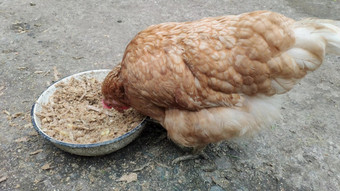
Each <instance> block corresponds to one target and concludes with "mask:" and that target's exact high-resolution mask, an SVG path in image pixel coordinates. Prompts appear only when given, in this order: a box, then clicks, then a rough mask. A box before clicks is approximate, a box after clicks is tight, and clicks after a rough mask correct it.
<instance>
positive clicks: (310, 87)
mask: <svg viewBox="0 0 340 191" xmlns="http://www.w3.org/2000/svg"><path fill="white" fill-rule="evenodd" d="M263 9H266V10H272V11H276V12H279V13H282V14H284V15H286V16H289V17H291V18H294V19H301V18H304V17H319V18H326V19H337V20H340V13H339V12H340V1H339V0H299V1H293V0H272V1H265V0H257V1H246V0H224V1H203V0H195V1H165V0H164V1H163V0H154V1H132V0H126V1H116V0H109V1H93V0H89V1H66V0H30V1H25V0H24V1H23V0H0V23H1V25H0V33H1V34H0V101H1V103H0V153H1V154H0V190H25V191H26V190H210V191H220V190H330V191H337V190H340V144H339V143H340V75H339V74H340V57H339V56H327V57H326V59H325V62H324V64H323V65H322V66H321V67H320V68H319V69H318V70H317V71H315V72H313V73H311V74H309V75H308V76H307V77H306V78H305V79H303V80H302V81H301V82H300V83H299V84H298V85H296V87H295V88H294V89H293V90H292V91H290V92H289V93H287V94H285V95H283V96H282V99H283V103H282V108H281V111H282V119H281V120H279V121H277V123H276V124H275V125H273V126H272V128H271V129H268V130H266V131H263V132H260V133H259V134H257V135H255V136H253V137H250V138H243V139H238V140H233V141H227V142H223V143H221V144H219V145H211V146H209V147H208V148H206V150H205V151H206V153H207V154H208V156H209V159H196V160H191V161H184V162H180V163H178V164H176V165H172V164H171V161H172V160H173V159H175V158H177V157H179V156H181V155H183V154H185V153H186V151H184V150H182V149H181V148H179V147H177V146H176V145H175V144H174V143H172V142H171V141H170V140H168V139H164V137H165V136H164V135H165V134H166V132H165V130H164V129H163V128H162V127H160V126H159V125H156V124H153V123H148V124H147V127H146V129H145V130H144V131H143V133H142V134H141V135H140V136H139V137H138V138H137V139H136V140H135V141H134V142H132V143H131V144H129V145H128V146H127V147H124V148H122V149H121V150H119V151H117V152H115V153H112V154H109V155H106V156H101V157H81V156H76V155H71V154H68V153H66V152H63V151H61V150H60V149H58V148H56V147H55V146H53V145H52V144H51V143H50V142H48V141H46V140H45V139H43V138H42V137H41V136H40V135H38V134H37V133H36V131H35V130H34V128H33V127H32V125H31V122H30V110H31V107H32V105H33V104H34V102H35V101H36V99H37V98H38V96H39V95H40V94H41V93H42V92H43V91H44V90H45V89H46V88H47V87H48V86H49V85H50V84H52V83H53V82H54V81H55V80H57V79H58V78H61V77H65V76H69V75H71V74H75V73H78V72H82V71H87V70H92V69H104V68H106V69H111V68H113V67H114V66H115V65H116V64H117V63H118V62H119V61H120V60H121V59H122V56H123V53H124V50H125V47H126V45H127V43H128V42H129V41H130V40H131V39H132V38H133V37H134V35H136V34H137V33H138V32H139V31H140V30H143V29H144V28H146V27H147V26H149V25H152V24H157V23H162V22H170V21H190V20H196V19H200V18H203V17H209V16H220V15H228V14H239V13H243V12H248V11H254V10H263Z"/></svg>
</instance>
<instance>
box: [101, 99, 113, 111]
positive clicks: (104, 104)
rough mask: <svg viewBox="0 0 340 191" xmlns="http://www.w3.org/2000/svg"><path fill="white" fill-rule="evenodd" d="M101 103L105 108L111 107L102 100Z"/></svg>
mask: <svg viewBox="0 0 340 191" xmlns="http://www.w3.org/2000/svg"><path fill="white" fill-rule="evenodd" d="M102 103H103V107H104V108H105V109H111V108H112V106H109V105H107V104H106V103H105V101H104V100H103V101H102Z"/></svg>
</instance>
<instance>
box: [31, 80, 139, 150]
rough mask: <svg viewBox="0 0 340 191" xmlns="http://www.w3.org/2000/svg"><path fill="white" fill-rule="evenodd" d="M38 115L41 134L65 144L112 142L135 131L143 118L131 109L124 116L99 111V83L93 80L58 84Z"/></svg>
mask: <svg viewBox="0 0 340 191" xmlns="http://www.w3.org/2000/svg"><path fill="white" fill-rule="evenodd" d="M56 88H57V89H56V91H55V92H54V94H53V95H52V96H51V97H50V99H49V102H48V103H47V104H44V105H42V110H41V112H40V113H38V114H37V115H38V117H40V120H41V128H42V130H43V131H44V132H45V133H46V134H48V135H49V136H51V137H53V138H55V139H57V140H60V141H63V142H68V143H76V144H87V143H97V142H103V141H107V140H111V139H113V138H115V137H118V136H121V135H123V134H125V133H126V132H128V131H130V130H131V129H133V128H134V127H136V126H137V125H138V124H139V123H140V122H141V121H142V119H143V118H144V117H143V116H142V115H141V114H139V113H138V112H136V111H135V110H133V109H128V110H126V111H125V112H124V113H119V112H117V111H115V110H114V109H112V110H107V109H104V108H103V107H102V102H101V100H102V95H101V90H100V88H101V83H100V82H99V81H98V80H96V79H94V78H90V79H88V78H82V79H81V80H77V79H75V78H71V79H70V81H68V82H66V83H65V82H61V83H59V84H58V85H57V86H56Z"/></svg>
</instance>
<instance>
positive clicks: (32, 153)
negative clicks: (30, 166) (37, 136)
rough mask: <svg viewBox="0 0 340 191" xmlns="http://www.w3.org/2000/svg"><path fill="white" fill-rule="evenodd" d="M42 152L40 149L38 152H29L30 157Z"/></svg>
mask: <svg viewBox="0 0 340 191" xmlns="http://www.w3.org/2000/svg"><path fill="white" fill-rule="evenodd" d="M42 151H43V150H42V149H39V150H36V151H33V152H31V153H30V155H36V154H38V153H41V152H42Z"/></svg>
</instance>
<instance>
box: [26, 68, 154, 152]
mask: <svg viewBox="0 0 340 191" xmlns="http://www.w3.org/2000/svg"><path fill="white" fill-rule="evenodd" d="M101 71H102V72H104V71H110V70H109V69H101V70H88V71H84V72H80V73H76V74H72V75H70V76H66V77H63V78H61V79H59V80H57V81H55V82H54V83H52V84H51V85H49V86H48V87H47V88H46V89H45V90H44V91H43V92H42V93H41V94H40V95H39V97H38V99H37V100H39V99H40V97H41V96H42V95H43V94H44V93H45V92H46V91H47V90H48V89H49V88H51V87H52V86H53V85H55V84H56V83H59V82H60V81H62V80H64V79H66V78H70V77H72V76H74V75H81V74H85V73H91V72H101ZM36 104H37V101H35V103H34V104H33V106H32V108H31V122H32V125H33V127H34V129H35V130H36V131H37V132H38V133H39V134H40V135H42V136H43V137H44V138H45V139H47V140H48V141H51V142H52V143H54V144H58V145H61V146H66V147H71V148H91V147H99V146H104V145H109V144H112V143H115V142H119V141H121V140H123V139H125V138H127V137H129V136H131V135H132V134H134V133H135V132H136V131H138V130H140V129H141V128H142V127H144V126H145V124H146V121H147V118H148V117H147V116H146V117H144V118H143V120H142V121H141V122H140V123H139V124H138V125H137V126H136V127H135V128H133V129H132V130H130V131H128V132H127V133H125V134H123V135H121V136H119V137H116V138H114V139H111V140H107V141H103V142H98V143H88V144H77V143H68V142H63V141H60V140H57V139H55V138H53V137H51V136H49V135H47V134H46V133H45V132H44V131H43V130H42V129H41V128H40V127H38V125H37V124H36V122H35V120H36V115H35V113H34V109H35V106H36Z"/></svg>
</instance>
